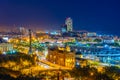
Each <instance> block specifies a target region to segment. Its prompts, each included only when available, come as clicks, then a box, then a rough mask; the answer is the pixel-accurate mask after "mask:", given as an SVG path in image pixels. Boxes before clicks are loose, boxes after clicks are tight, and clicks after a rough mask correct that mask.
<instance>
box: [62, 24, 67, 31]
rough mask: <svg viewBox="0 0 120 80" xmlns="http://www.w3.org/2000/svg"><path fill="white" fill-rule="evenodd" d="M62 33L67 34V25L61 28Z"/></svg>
mask: <svg viewBox="0 0 120 80" xmlns="http://www.w3.org/2000/svg"><path fill="white" fill-rule="evenodd" d="M61 32H62V33H65V32H67V25H65V24H64V25H62V26H61Z"/></svg>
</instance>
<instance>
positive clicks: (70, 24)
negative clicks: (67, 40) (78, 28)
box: [65, 17, 73, 32]
mask: <svg viewBox="0 0 120 80" xmlns="http://www.w3.org/2000/svg"><path fill="white" fill-rule="evenodd" d="M65 24H66V25H67V31H68V32H69V31H72V30H73V21H72V19H71V18H70V17H68V18H67V19H66V20H65Z"/></svg>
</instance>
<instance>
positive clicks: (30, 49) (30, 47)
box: [28, 29, 32, 54]
mask: <svg viewBox="0 0 120 80" xmlns="http://www.w3.org/2000/svg"><path fill="white" fill-rule="evenodd" d="M31 41H32V39H31V29H29V52H28V53H29V54H32V46H31Z"/></svg>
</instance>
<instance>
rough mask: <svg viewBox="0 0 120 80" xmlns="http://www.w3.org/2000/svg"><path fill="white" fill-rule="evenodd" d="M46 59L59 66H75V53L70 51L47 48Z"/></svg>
mask: <svg viewBox="0 0 120 80" xmlns="http://www.w3.org/2000/svg"><path fill="white" fill-rule="evenodd" d="M47 60H48V61H50V62H52V63H54V64H58V65H61V66H65V67H69V68H73V67H74V66H75V54H74V53H71V52H65V51H59V50H49V51H48V56H47Z"/></svg>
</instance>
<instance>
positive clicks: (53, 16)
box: [0, 0, 120, 36]
mask: <svg viewBox="0 0 120 80" xmlns="http://www.w3.org/2000/svg"><path fill="white" fill-rule="evenodd" d="M67 17H71V18H72V19H73V23H74V30H88V31H95V32H98V33H108V34H115V35H119V36H120V33H119V30H120V0H0V26H1V27H2V26H8V27H9V28H12V27H13V26H25V27H28V26H34V27H37V28H40V29H60V26H61V25H62V24H64V20H65V19H66V18H67Z"/></svg>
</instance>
